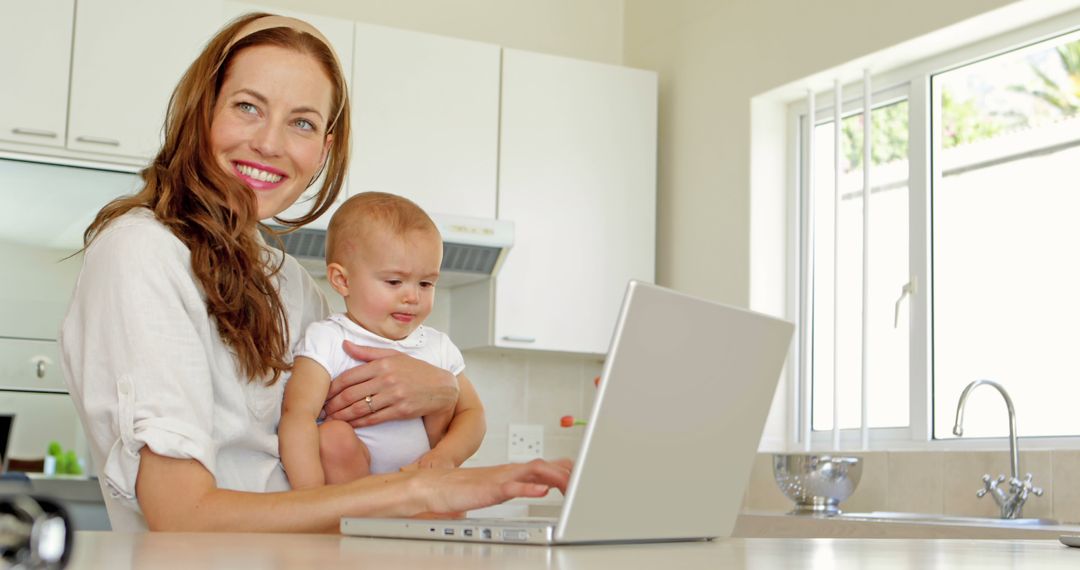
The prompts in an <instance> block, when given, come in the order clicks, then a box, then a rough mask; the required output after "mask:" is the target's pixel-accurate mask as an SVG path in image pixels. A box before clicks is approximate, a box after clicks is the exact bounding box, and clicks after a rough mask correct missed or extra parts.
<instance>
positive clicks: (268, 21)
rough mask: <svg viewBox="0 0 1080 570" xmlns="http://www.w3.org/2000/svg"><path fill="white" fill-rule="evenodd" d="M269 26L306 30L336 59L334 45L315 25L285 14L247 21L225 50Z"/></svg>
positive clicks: (339, 62)
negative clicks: (324, 45) (328, 49)
mask: <svg viewBox="0 0 1080 570" xmlns="http://www.w3.org/2000/svg"><path fill="white" fill-rule="evenodd" d="M270 28H292V29H294V30H297V31H300V32H307V33H309V34H311V35H313V36H315V37H316V38H319V41H321V42H322V43H324V44H326V47H328V48H330V52H331V53H333V54H334V59H337V53H336V52H334V46H333V45H331V43H330V40H328V39H326V36H324V35H322V32H320V31H319V30H318V29H316V28H315V26H312V25H311V24H309V23H307V22H305V21H303V20H297V19H296V18H289V17H287V16H263V17H262V18H257V19H255V20H252V21H250V22H248V23H247V24H246V25H245V26H244V27H243V28H240V31H238V32H236V35H235V36H233V39H232V40H230V41H229V45H227V46H225V52H226V53H228V51H229V48H231V47H232V46H233V44H235V43H236V42H238V41H240V40H242V39H243V38H246V37H247V36H250V35H251V34H254V33H255V32H258V31H262V30H269V29H270ZM340 64H341V60H338V65H339V66H340Z"/></svg>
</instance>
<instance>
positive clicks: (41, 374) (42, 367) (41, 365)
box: [37, 360, 45, 378]
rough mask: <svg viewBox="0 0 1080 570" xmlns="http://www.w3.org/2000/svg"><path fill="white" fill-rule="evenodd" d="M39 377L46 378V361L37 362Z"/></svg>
mask: <svg viewBox="0 0 1080 570" xmlns="http://www.w3.org/2000/svg"><path fill="white" fill-rule="evenodd" d="M37 377H38V378H44V377H45V361H44V360H39V361H37Z"/></svg>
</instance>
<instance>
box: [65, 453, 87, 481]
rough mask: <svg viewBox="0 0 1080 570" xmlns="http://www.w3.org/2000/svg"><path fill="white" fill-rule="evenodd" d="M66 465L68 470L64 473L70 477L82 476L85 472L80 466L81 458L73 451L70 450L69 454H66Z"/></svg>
mask: <svg viewBox="0 0 1080 570" xmlns="http://www.w3.org/2000/svg"><path fill="white" fill-rule="evenodd" d="M64 464H65V465H64V467H66V469H65V470H64V471H63V473H67V474H68V475H82V472H83V470H82V466H81V465H79V456H77V455H75V452H74V451H73V450H71V449H69V450H67V453H65V454H64Z"/></svg>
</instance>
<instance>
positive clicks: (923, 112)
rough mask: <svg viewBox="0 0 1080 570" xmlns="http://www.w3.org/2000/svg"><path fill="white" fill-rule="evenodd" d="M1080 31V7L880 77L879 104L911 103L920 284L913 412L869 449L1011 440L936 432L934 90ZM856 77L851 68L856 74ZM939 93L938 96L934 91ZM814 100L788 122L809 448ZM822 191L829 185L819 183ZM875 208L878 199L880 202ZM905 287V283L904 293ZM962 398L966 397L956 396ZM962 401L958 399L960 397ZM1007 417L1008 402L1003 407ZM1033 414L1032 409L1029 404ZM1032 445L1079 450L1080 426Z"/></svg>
mask: <svg viewBox="0 0 1080 570" xmlns="http://www.w3.org/2000/svg"><path fill="white" fill-rule="evenodd" d="M1069 35H1077V36H1080V10H1075V11H1072V12H1068V13H1066V14H1063V15H1059V16H1056V17H1053V18H1049V19H1047V20H1044V21H1041V22H1038V23H1035V24H1031V25H1027V26H1022V27H1019V28H1016V29H1013V30H1011V31H1008V32H1005V33H1002V34H998V35H996V36H994V37H991V38H988V39H984V40H980V41H976V42H972V43H969V44H967V45H964V46H962V47H959V48H954V49H949V50H946V51H942V52H940V53H938V54H936V55H933V56H931V57H928V58H924V59H921V60H918V61H916V62H914V63H910V64H907V65H903V66H900V67H897V68H895V69H892V70H889V71H885V72H881V73H875V74H873V75H872V84H873V86H874V87H873V89H872V91H873V93H872V97H871V101H872V105H873V107H874V108H878V107H879V106H884V105H886V104H889V103H892V102H895V101H897V100H899V99H902V98H906V99H907V101H908V129H909V133H908V165H909V173H908V191H909V195H908V198H909V204H908V213H909V247H908V250H909V254H908V255H909V259H908V267H909V272H910V276H911V278H912V279H915V280H916V282H917V284H918V285H917V288H918V291H917V293H916V294H915V295H912V296H909V297H908V298H907V299H906V300H905V303H910V305H908V307H907V308H908V314H909V315H910V339H909V346H910V355H909V362H910V366H909V371H910V376H909V391H910V394H909V398H910V399H909V401H910V408H909V417H908V426H907V427H903V428H869V449H870V450H948V449H969V450H978V449H1000V448H1003V447H1005V446H1007V445H1008V438H1007V437H989V438H958V439H934V437H933V405H934V403H933V384H932V382H933V377H932V374H933V339H932V336H931V335H932V334H933V330H932V318H933V307H932V300H933V291H932V287H933V275H932V270H933V264H932V257H931V256H932V239H933V236H932V228H933V226H932V219H931V215H932V211H931V200H932V196H931V192H932V188H933V186H934V184H935V183H937V182H939V181H940V178H941V172H940V171H939V170H937V169H935V168H934V167H933V164H932V156H934V154H936V153H935V152H932V151H940V148H931V145H939V144H940V143H939V140H938V139H936V138H934V139H932V138H931V134H932V130H931V129H932V125H936V124H940V122H941V117H940V112H941V111H940V109H941V105H940V93H934V92H932V91H931V78H932V76H934V75H936V74H940V73H943V72H946V71H950V70H952V69H956V68H958V67H962V66H965V65H968V64H971V63H975V62H977V61H981V60H985V59H990V58H993V57H996V56H999V55H1002V54H1005V53H1010V52H1018V51H1019V52H1023V51H1025V50H1028V49H1034V48H1031V47H1030V46H1032V44H1037V43H1041V42H1043V41H1045V40H1050V39H1054V38H1063V37H1066V36H1069ZM849 75H850V74H849ZM821 77H822V74H819V75H817V76H816V79H818V81H816V82H815V83H816V84H815V87H820V85H817V83H821V81H820V78H821ZM842 88H843V97H844V100H843V107H842V113H843V114H846V113H848V112H850V111H852V110H856V109H861V108H862V98H863V94H862V80H861V78H859V79H858V80H857V81H848V82H844V84H843V85H842ZM931 98H933V100H932V99H931ZM815 102H816V104H815V123H816V124H822V123H831V121H832V120H833V116H834V109H833V104H834V102H833V96H832V90H831V88H827V89H822V90H819V91H817V90H816V91H815ZM807 111H808V101H807V99H806V98H805V97H803V98H800V99H798V100H795V101H793V102H789V103H788V104H787V107H786V117H785V128H786V131H787V133H788V137H789V144H788V149H789V158H788V160H787V167H788V177H787V183H788V188H789V190H788V194H789V196H788V201H787V203H788V208H789V212H788V219H789V220H791V221H792V223H793V227H794V231H792V232H791V234H790V236H789V239H788V242H787V243H788V248H789V249H788V257H789V259H790V260H792V261H791V262H790V263H791V267H792V269H793V271H792V273H791V275H794V276H795V277H794V279H789V280H788V283H787V287H788V291H787V298H788V299H789V303H790V306H791V307H793V308H794V310H793V312H792V314H793V315H794V316H795V318H796V321H797V322H798V329H797V339H796V340H795V343H794V347H795V349H794V351H793V353H792V354H793V360H792V362H793V364H795V365H793V366H791V367H790V368H791V374H792V375H793V380H794V381H793V382H792V388H791V391H790V392H789V399H788V401H789V405H788V410H787V415H788V420H789V421H788V426H789V433H788V440H789V443H790V445H789V447H791V448H800V449H806V448H807V445H806V440H805V439H804V438H805V433H804V432H805V429H806V426H807V425H809V422H806V420H805V418H804V411H805V410H808V409H810V408H809V405H808V398H810V397H811V396H810V392H811V390H810V389H809V388H810V384H809V379H810V373H809V371H810V370H811V366H812V360H811V359H812V357H813V355H812V351H811V349H810V346H809V343H810V340H811V339H810V337H811V331H812V318H813V317H812V311H811V310H810V309H812V307H809V306H808V304H807V303H808V302H809V300H810V299H811V298H812V296H811V295H812V291H811V290H810V286H811V284H812V280H813V275H812V273H810V272H808V271H807V270H806V268H807V266H808V264H812V260H810V259H808V258H807V252H808V251H810V248H811V247H812V242H811V241H810V239H811V237H810V233H811V231H812V227H811V224H810V223H809V220H810V216H811V215H812V213H811V212H809V211H808V210H807V208H806V207H805V196H806V195H807V192H808V188H807V185H808V180H807V179H806V176H805V172H806V171H805V165H806V163H807V160H808V156H807V148H806V144H805V141H806V135H807V132H808V131H807V129H806V126H807V125H806V123H807V121H806V119H807V115H808V112H807ZM817 191H820V189H817ZM871 207H872V206H871ZM897 295H899V291H897ZM879 310H880V309H879ZM957 397H959V395H958V396H957ZM954 405H955V404H954ZM1002 408H1003V409H1002V410H1001V413H1002V422H1003V423H1004V422H1005V410H1004V406H1002ZM1027 413H1032V412H1030V411H1029V412H1027ZM1024 414H1025V411H1024V410H1019V411H1018V416H1019V419H1018V423H1019V424H1020V425H1021V427H1022V425H1023V417H1024ZM1024 441H1025V443H1024V447H1025V449H1080V434H1077V435H1075V436H1065V437H1062V436H1028V437H1024ZM840 445H841V449H859V448H861V447H862V438H861V433H860V429H858V428H856V429H841V430H840ZM831 447H832V430H819V431H813V430H811V432H810V449H830V448H831Z"/></svg>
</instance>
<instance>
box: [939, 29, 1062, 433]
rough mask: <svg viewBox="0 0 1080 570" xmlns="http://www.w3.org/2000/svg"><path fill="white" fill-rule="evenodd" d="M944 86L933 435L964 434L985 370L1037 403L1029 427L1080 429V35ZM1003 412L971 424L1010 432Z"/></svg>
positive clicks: (973, 70)
mask: <svg viewBox="0 0 1080 570" xmlns="http://www.w3.org/2000/svg"><path fill="white" fill-rule="evenodd" d="M931 92H932V93H933V94H934V97H935V99H937V100H938V103H939V105H940V116H941V121H940V123H939V124H938V125H936V126H935V128H934V129H933V131H932V136H933V137H935V141H934V144H933V147H932V148H934V149H935V152H934V159H935V162H936V163H937V164H939V166H938V168H939V170H940V173H939V174H938V176H936V177H935V180H934V183H933V189H932V193H931V208H932V211H933V240H932V244H933V249H932V251H933V275H934V283H933V285H934V287H933V295H934V297H933V306H934V310H933V323H934V324H933V347H934V363H933V378H934V387H933V395H934V396H933V400H934V437H935V438H948V437H953V435H952V422H953V418H952V414H954V413H955V402H956V398H957V397H958V396H959V394H960V392H961V391H962V390H963V389H964V386H965V385H967V383H969V382H971V381H972V380H976V379H979V378H988V379H993V380H996V381H998V382H999V383H1001V384H1002V385H1003V386H1004V387H1005V388H1006V389H1007V390H1008V391H1009V394H1010V396H1011V397H1012V399H1013V401H1014V403H1015V405H1016V408H1017V409H1018V410H1020V412H1018V413H1022V412H1023V411H1027V413H1024V415H1023V416H1022V420H1023V425H1022V428H1023V432H1022V433H1023V434H1024V435H1029V436H1033V435H1042V436H1055V435H1057V436H1062V435H1080V415H1077V414H1076V413H1074V410H1075V406H1074V405H1073V404H1074V403H1075V402H1077V401H1080V365H1078V363H1077V362H1076V359H1075V358H1073V356H1072V355H1073V354H1074V353H1073V351H1074V350H1076V349H1077V347H1078V346H1080V329H1078V328H1077V326H1076V323H1078V322H1080V294H1078V293H1080V224H1078V223H1077V218H1078V217H1080V183H1078V181H1080V38H1078V37H1077V35H1076V34H1073V35H1071V36H1067V37H1064V38H1056V39H1052V40H1049V41H1046V42H1041V43H1039V44H1036V45H1033V46H1029V47H1027V48H1024V49H1020V50H1017V51H1015V52H1012V53H1007V54H1003V55H1000V56H997V57H993V58H989V59H986V60H983V61H980V62H977V63H974V64H971V65H967V66H964V67H960V68H957V69H953V70H950V71H947V72H944V73H940V74H937V75H934V76H933V78H932V80H931ZM973 397H974V396H973ZM950 403H951V405H950ZM1032 410H1038V411H1039V412H1038V413H1031V411H1032ZM988 416H989V417H988ZM999 416H1000V414H995V415H990V414H981V415H974V414H973V415H972V416H971V417H970V418H965V426H964V429H965V432H967V433H968V434H971V435H973V436H979V435H984V436H985V435H1001V434H1002V431H1003V426H1004V422H1003V421H1001V418H1000V417H999Z"/></svg>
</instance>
